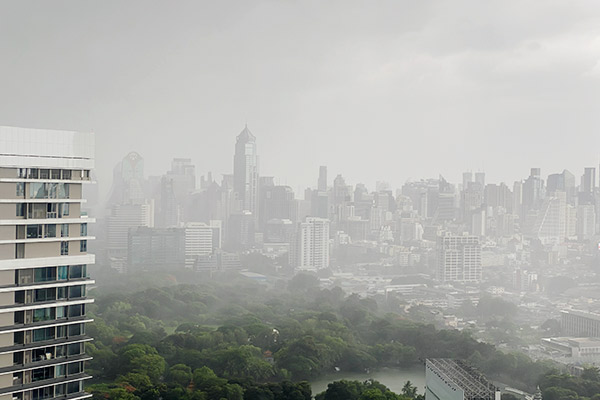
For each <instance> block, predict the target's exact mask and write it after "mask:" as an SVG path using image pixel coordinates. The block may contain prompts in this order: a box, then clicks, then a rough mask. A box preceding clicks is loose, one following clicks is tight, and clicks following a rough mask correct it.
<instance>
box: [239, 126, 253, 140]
mask: <svg viewBox="0 0 600 400" xmlns="http://www.w3.org/2000/svg"><path fill="white" fill-rule="evenodd" d="M237 140H238V141H240V140H242V141H244V142H251V141H252V142H253V141H255V140H256V137H255V136H254V135H253V134H252V132H250V129H248V124H247V123H246V125H245V126H244V130H243V131H241V132H240V134H239V135H238V137H237Z"/></svg>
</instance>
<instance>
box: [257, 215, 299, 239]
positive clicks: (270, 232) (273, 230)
mask: <svg viewBox="0 0 600 400" xmlns="http://www.w3.org/2000/svg"><path fill="white" fill-rule="evenodd" d="M294 234H295V224H294V223H293V222H292V221H291V220H289V219H270V220H269V221H268V222H267V225H266V226H265V238H264V239H265V243H291V242H292V238H293V237H294Z"/></svg>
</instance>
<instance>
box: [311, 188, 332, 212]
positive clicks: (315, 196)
mask: <svg viewBox="0 0 600 400" xmlns="http://www.w3.org/2000/svg"><path fill="white" fill-rule="evenodd" d="M311 193H312V196H311V200H310V207H311V209H310V215H311V216H314V217H319V218H327V217H329V194H328V193H327V192H321V191H318V190H313V191H312V192H311Z"/></svg>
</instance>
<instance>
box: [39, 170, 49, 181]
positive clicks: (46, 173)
mask: <svg viewBox="0 0 600 400" xmlns="http://www.w3.org/2000/svg"><path fill="white" fill-rule="evenodd" d="M40 179H50V170H49V169H40Z"/></svg>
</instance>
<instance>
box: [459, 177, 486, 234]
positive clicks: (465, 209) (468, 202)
mask: <svg viewBox="0 0 600 400" xmlns="http://www.w3.org/2000/svg"><path fill="white" fill-rule="evenodd" d="M483 197H484V190H483V186H481V183H479V182H471V183H469V184H468V185H467V187H466V188H464V190H463V192H462V215H463V220H464V222H466V223H467V224H468V223H470V222H471V216H472V215H473V213H474V212H476V211H477V210H479V209H481V206H482V205H483Z"/></svg>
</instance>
